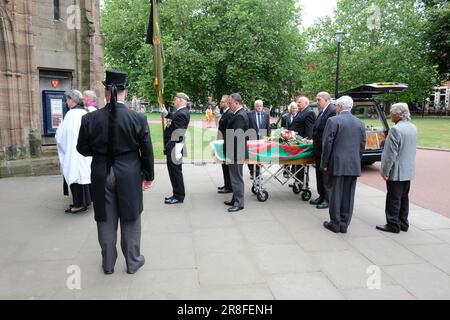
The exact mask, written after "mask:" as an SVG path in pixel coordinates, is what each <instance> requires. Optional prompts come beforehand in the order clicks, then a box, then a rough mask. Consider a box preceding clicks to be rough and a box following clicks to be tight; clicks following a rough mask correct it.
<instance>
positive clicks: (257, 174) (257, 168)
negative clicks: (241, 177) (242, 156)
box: [248, 164, 261, 177]
mask: <svg viewBox="0 0 450 320" xmlns="http://www.w3.org/2000/svg"><path fill="white" fill-rule="evenodd" d="M253 168H255V173H256V176H259V174H260V172H261V166H260V165H259V164H256V165H255V164H249V165H248V170H250V175H251V176H252V177H253Z"/></svg>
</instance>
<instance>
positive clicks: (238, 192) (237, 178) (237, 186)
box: [228, 164, 244, 207]
mask: <svg viewBox="0 0 450 320" xmlns="http://www.w3.org/2000/svg"><path fill="white" fill-rule="evenodd" d="M243 166H244V165H243V164H229V165H228V169H229V171H230V180H231V189H232V190H233V199H232V201H234V206H235V207H244V176H243Z"/></svg>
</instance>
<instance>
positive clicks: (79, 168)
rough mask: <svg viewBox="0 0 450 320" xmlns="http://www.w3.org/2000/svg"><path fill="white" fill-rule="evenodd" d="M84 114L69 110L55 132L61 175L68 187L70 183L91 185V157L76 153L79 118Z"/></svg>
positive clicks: (76, 110)
mask: <svg viewBox="0 0 450 320" xmlns="http://www.w3.org/2000/svg"><path fill="white" fill-rule="evenodd" d="M85 114H86V111H85V110H84V109H71V110H69V111H68V112H67V114H66V116H65V117H64V120H63V122H62V123H61V124H60V125H59V127H58V129H57V130H56V135H55V139H56V144H57V146H58V156H59V163H60V165H61V173H62V175H63V176H64V178H65V179H66V182H67V184H68V185H71V184H72V183H78V184H90V183H91V162H92V157H84V156H82V155H81V154H80V153H78V151H77V142H78V134H79V132H80V126H81V118H82V117H83V116H84V115H85Z"/></svg>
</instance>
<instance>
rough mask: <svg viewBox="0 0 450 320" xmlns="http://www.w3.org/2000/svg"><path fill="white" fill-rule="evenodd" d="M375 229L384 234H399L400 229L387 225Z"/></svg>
mask: <svg viewBox="0 0 450 320" xmlns="http://www.w3.org/2000/svg"><path fill="white" fill-rule="evenodd" d="M376 228H377V229H378V230H381V231H384V232H392V233H400V228H399V229H397V228H395V227H392V226H390V225H388V224H383V225H378V226H377V227H376Z"/></svg>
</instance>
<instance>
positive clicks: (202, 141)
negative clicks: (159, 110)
mask: <svg viewBox="0 0 450 320" xmlns="http://www.w3.org/2000/svg"><path fill="white" fill-rule="evenodd" d="M150 132H151V136H152V143H153V152H154V154H155V159H157V160H161V159H164V158H165V156H164V154H163V142H162V141H163V139H162V128H161V124H150ZM216 135H217V130H216V129H215V128H211V129H207V128H200V127H193V126H189V129H188V132H187V133H186V144H187V147H188V150H187V159H188V160H195V161H196V162H197V161H202V160H212V159H213V158H214V157H213V154H212V149H211V148H210V147H209V143H210V142H211V141H214V140H215V139H216Z"/></svg>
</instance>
